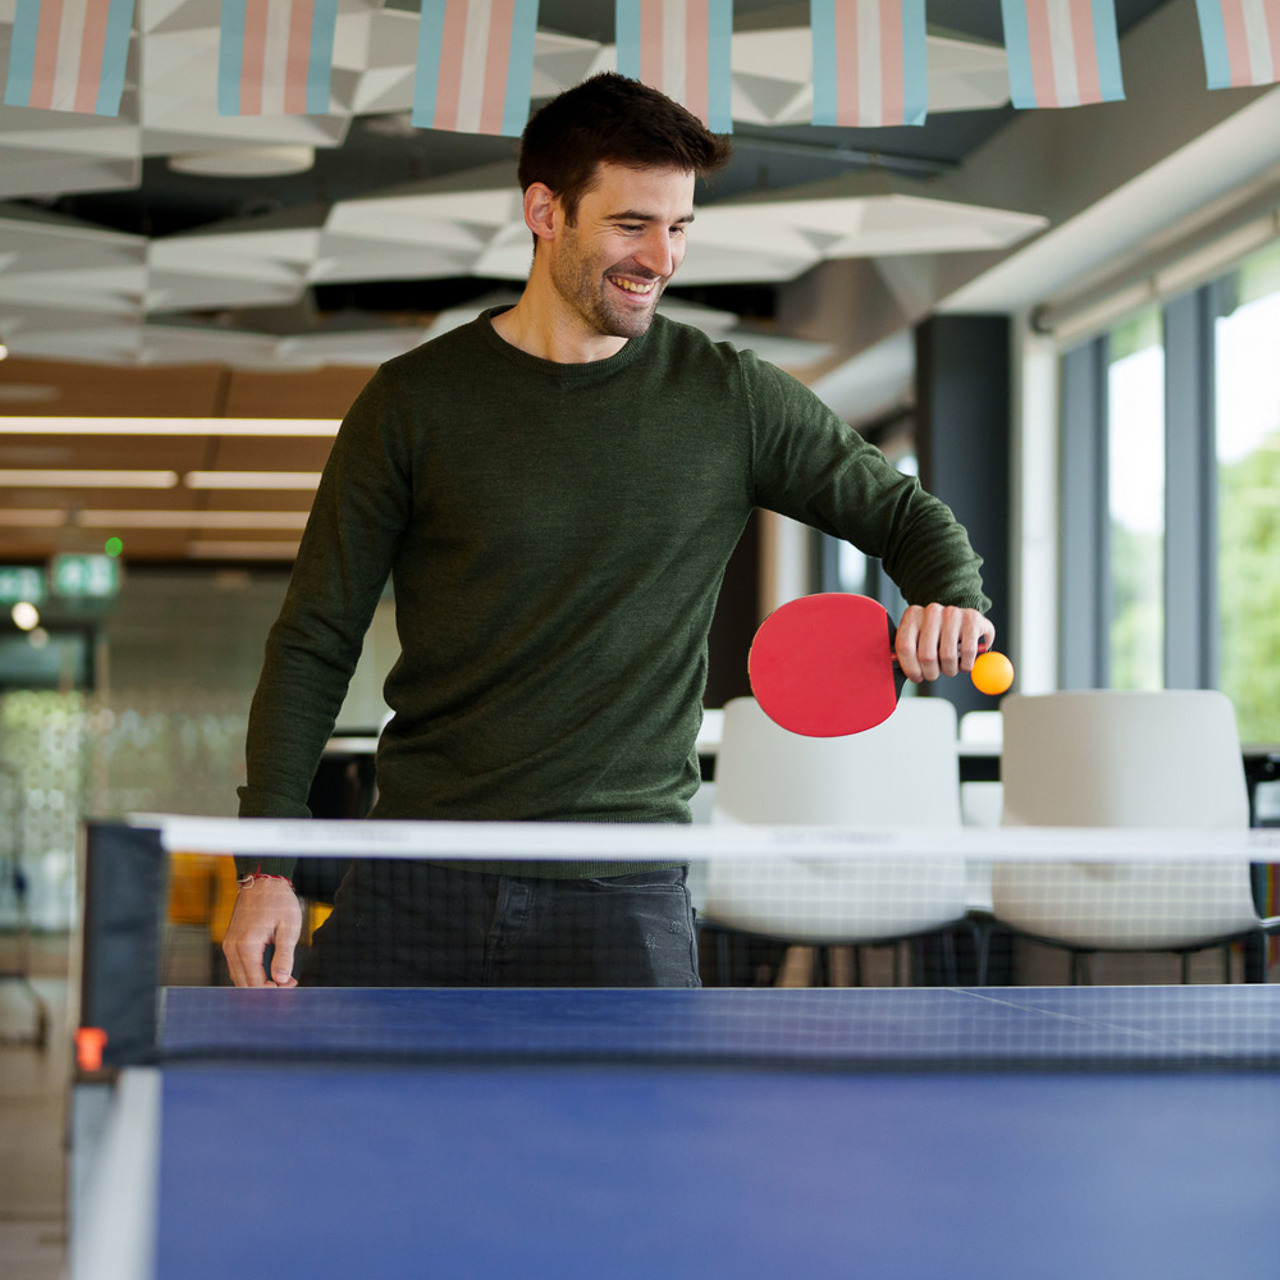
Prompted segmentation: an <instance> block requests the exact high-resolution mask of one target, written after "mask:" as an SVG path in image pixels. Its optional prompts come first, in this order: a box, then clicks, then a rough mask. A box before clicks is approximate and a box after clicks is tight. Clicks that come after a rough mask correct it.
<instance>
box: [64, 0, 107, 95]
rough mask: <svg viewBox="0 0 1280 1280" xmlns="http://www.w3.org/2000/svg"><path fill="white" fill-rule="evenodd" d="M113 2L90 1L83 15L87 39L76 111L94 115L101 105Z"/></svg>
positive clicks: (82, 51)
mask: <svg viewBox="0 0 1280 1280" xmlns="http://www.w3.org/2000/svg"><path fill="white" fill-rule="evenodd" d="M110 11H111V0H89V5H88V8H87V9H86V10H85V15H84V36H83V38H82V39H81V41H80V76H79V79H78V80H77V81H76V100H75V105H74V106H73V107H72V110H73V111H84V112H90V113H91V112H93V111H95V110H96V109H97V106H98V90H99V88H101V85H102V59H103V55H104V53H105V51H106V47H107V15H108V13H110Z"/></svg>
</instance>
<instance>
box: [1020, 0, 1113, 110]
mask: <svg viewBox="0 0 1280 1280" xmlns="http://www.w3.org/2000/svg"><path fill="white" fill-rule="evenodd" d="M1000 5H1001V12H1002V14H1003V17H1004V45H1005V54H1006V55H1007V57H1008V59H1009V89H1010V94H1011V96H1012V98H1013V105H1014V106H1015V107H1079V106H1083V105H1084V104H1085V103H1088V102H1118V101H1120V100H1121V99H1122V98H1123V97H1124V83H1123V81H1122V80H1121V78H1120V37H1119V35H1118V34H1117V33H1116V10H1115V0H1000Z"/></svg>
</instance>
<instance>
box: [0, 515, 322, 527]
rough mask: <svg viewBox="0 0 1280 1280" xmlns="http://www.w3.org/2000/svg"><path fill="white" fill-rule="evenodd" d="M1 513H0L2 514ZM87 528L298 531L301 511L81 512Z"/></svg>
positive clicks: (304, 518)
mask: <svg viewBox="0 0 1280 1280" xmlns="http://www.w3.org/2000/svg"><path fill="white" fill-rule="evenodd" d="M2 514H3V513H0V515H2ZM76 523H77V524H78V525H80V526H81V527H83V528H89V529H291V530H292V529H301V528H303V527H304V526H305V525H306V523H307V512H305V511H81V512H80V513H79V515H78V516H77V518H76Z"/></svg>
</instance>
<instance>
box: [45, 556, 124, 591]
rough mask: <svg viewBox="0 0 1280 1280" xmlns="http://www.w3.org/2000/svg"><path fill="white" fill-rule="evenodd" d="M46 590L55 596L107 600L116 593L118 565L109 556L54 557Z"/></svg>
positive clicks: (118, 578)
mask: <svg viewBox="0 0 1280 1280" xmlns="http://www.w3.org/2000/svg"><path fill="white" fill-rule="evenodd" d="M49 588H50V590H51V591H52V592H53V594H54V595H55V596H66V597H73V598H79V599H95V600H103V599H107V598H108V597H110V596H114V595H117V594H118V593H119V591H120V562H119V561H118V560H115V559H113V558H112V557H111V556H82V555H64V556H54V558H53V561H52V563H51V564H50V565H49Z"/></svg>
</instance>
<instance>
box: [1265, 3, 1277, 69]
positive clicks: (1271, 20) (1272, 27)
mask: <svg viewBox="0 0 1280 1280" xmlns="http://www.w3.org/2000/svg"><path fill="white" fill-rule="evenodd" d="M1266 10H1267V39H1268V40H1269V41H1270V43H1271V74H1272V75H1273V76H1275V77H1276V78H1277V79H1278V80H1280V2H1278V0H1267V4H1266Z"/></svg>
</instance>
